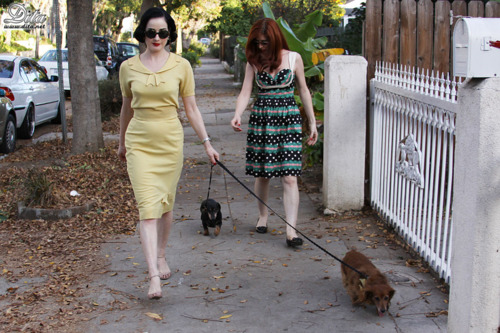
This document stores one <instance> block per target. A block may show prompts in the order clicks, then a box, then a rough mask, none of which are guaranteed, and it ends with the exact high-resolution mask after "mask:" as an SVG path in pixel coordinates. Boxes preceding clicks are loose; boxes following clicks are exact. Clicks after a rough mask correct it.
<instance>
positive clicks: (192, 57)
mask: <svg viewBox="0 0 500 333" xmlns="http://www.w3.org/2000/svg"><path fill="white" fill-rule="evenodd" d="M182 57H183V58H185V59H187V60H188V61H189V63H190V64H191V67H193V68H194V67H196V66H198V65H201V61H200V56H199V55H198V54H197V53H196V52H195V51H191V50H187V51H183V52H182Z"/></svg>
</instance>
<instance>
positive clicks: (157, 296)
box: [148, 274, 162, 299]
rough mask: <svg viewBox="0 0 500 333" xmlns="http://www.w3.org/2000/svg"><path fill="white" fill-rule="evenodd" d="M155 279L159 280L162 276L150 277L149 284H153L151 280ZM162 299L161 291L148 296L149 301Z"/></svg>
mask: <svg viewBox="0 0 500 333" xmlns="http://www.w3.org/2000/svg"><path fill="white" fill-rule="evenodd" d="M155 277H157V278H159V277H160V276H159V275H158V274H156V275H152V276H150V277H149V283H151V280H152V279H153V278H155ZM160 288H161V284H160ZM161 297H162V294H161V290H160V291H157V292H155V293H152V294H148V298H149V299H160V298H161Z"/></svg>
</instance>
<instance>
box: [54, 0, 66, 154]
mask: <svg viewBox="0 0 500 333" xmlns="http://www.w3.org/2000/svg"><path fill="white" fill-rule="evenodd" d="M53 6H54V11H55V14H56V15H55V17H56V48H57V75H58V76H59V80H58V82H59V114H60V115H61V126H62V141H63V143H65V144H66V143H67V142H68V128H67V126H66V105H65V104H66V103H65V102H66V97H65V96H64V78H63V67H62V51H61V44H62V33H61V21H60V18H59V0H53Z"/></svg>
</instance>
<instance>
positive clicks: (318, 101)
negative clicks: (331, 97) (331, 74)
mask: <svg viewBox="0 0 500 333" xmlns="http://www.w3.org/2000/svg"><path fill="white" fill-rule="evenodd" d="M312 103H313V106H314V109H315V110H316V111H324V110H325V97H324V96H323V94H322V93H320V92H316V93H315V94H314V95H313V98H312Z"/></svg>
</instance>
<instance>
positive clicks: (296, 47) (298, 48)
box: [262, 2, 328, 77]
mask: <svg viewBox="0 0 500 333" xmlns="http://www.w3.org/2000/svg"><path fill="white" fill-rule="evenodd" d="M262 9H263V11H264V16H265V17H267V18H271V19H273V20H275V21H276V22H277V23H278V25H279V27H280V29H281V32H282V33H283V35H285V38H286V41H287V43H288V46H289V47H290V50H292V51H295V52H297V53H299V54H300V55H301V56H302V60H303V61H304V72H305V76H306V77H311V76H316V75H320V74H323V70H322V68H321V67H319V66H317V65H315V64H314V63H313V60H312V56H313V53H314V52H316V51H319V50H320V49H321V48H323V47H324V46H325V45H326V43H327V42H328V39H327V38H326V37H321V38H314V37H315V36H316V32H317V30H316V27H319V26H321V22H322V21H323V13H322V12H321V11H319V10H316V11H314V12H312V13H310V14H309V15H307V16H306V19H305V22H304V23H302V24H300V25H299V27H298V29H297V30H295V31H294V30H293V29H292V28H290V26H289V25H288V22H287V21H285V20H284V19H283V18H282V17H280V18H278V19H276V18H275V17H274V14H273V11H272V10H271V6H270V5H269V3H268V2H264V3H263V4H262Z"/></svg>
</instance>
